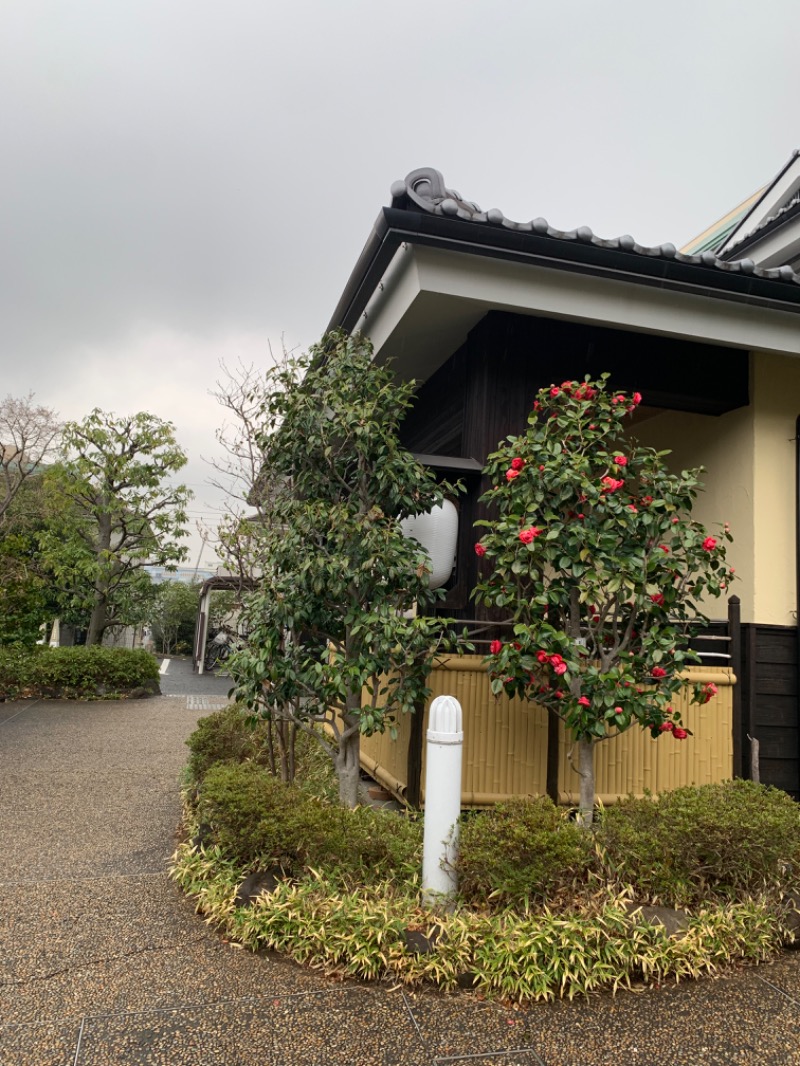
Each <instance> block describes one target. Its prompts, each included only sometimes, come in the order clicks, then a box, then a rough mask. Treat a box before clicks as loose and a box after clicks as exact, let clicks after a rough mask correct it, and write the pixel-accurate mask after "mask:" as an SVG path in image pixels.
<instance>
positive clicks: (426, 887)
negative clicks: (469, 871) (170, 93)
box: [422, 696, 464, 904]
mask: <svg viewBox="0 0 800 1066" xmlns="http://www.w3.org/2000/svg"><path fill="white" fill-rule="evenodd" d="M462 722H463V715H462V712H461V704H460V703H459V702H458V700H457V699H455V697H454V696H437V697H436V699H435V700H434V701H433V703H432V704H431V710H430V716H429V719H428V733H427V745H428V746H427V752H426V754H427V760H426V770H425V830H424V835H423V845H422V897H423V900H424V901H425V902H426V903H428V904H434V903H436V902H441V901H442V900H443V899H445V900H446V899H450V898H452V897H453V895H454V894H455V891H456V887H457V883H456V873H455V869H454V863H455V859H456V855H457V852H458V819H459V815H460V814H461V761H462V754H463V750H464V733H463V728H462Z"/></svg>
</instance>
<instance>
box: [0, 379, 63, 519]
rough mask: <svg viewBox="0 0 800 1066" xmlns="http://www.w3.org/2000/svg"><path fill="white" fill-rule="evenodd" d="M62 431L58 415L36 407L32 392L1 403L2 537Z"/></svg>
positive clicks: (0, 505) (0, 503)
mask: <svg viewBox="0 0 800 1066" xmlns="http://www.w3.org/2000/svg"><path fill="white" fill-rule="evenodd" d="M60 431H61V426H60V424H59V421H58V415H57V414H56V413H55V411H53V410H51V408H49V407H43V406H41V405H40V404H35V403H34V402H33V393H32V392H31V393H28V395H27V396H25V397H24V398H22V399H17V398H15V397H13V396H6V398H5V399H4V400H0V535H2V526H3V524H4V522H5V518H6V515H7V513H8V510H9V508H10V507H11V505H12V504H13V503H14V500H15V499H16V497H17V495H18V494H19V492H20V490H21V488H22V486H23V485H24V484H25V482H26V481H27V480H28V478H30V477H31V476H32V475H33V474H35V473H37V472H38V473H41V469H42V466H43V464H45V463H46V462H47V460H48V458H49V456H50V455H51V454H52V452H53V451H54V449H55V446H56V442H57V439H58V435H59V432H60Z"/></svg>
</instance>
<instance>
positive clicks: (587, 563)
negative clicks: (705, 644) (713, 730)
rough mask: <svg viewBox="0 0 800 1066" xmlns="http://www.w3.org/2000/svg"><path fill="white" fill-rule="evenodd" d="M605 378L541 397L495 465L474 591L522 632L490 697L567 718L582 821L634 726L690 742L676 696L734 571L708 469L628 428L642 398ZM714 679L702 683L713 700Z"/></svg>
mask: <svg viewBox="0 0 800 1066" xmlns="http://www.w3.org/2000/svg"><path fill="white" fill-rule="evenodd" d="M606 377H607V376H604V377H603V379H602V380H601V381H597V382H590V381H585V382H574V381H565V382H564V383H563V384H562V385H560V386H555V385H554V386H551V387H550V388H548V389H542V390H541V391H540V392H539V394H538V396H537V399H536V402H535V403H534V405H533V407H534V409H533V411H532V413H531V415H530V416H529V419H528V428H527V430H526V432H525V433H524V434H522V435H521V436H519V437H510V438H509V439H508V441H507V442H505V443H503V444H502V445H501V447H500V448H499V450H498V451H497V452H495V453H494V454H493V455H491V456H490V457H489V460H488V464H487V467H486V472H487V474H488V475H489V476H490V477H491V479H492V481H493V483H494V486H495V487H494V488H492V489H490V490H489V491H488V492H487V493H486V494H485V496H484V497H483V499H484V500H485V501H486V502H488V503H490V504H491V505H492V507H493V509H494V513H495V515H496V517H493V518H492V519H490V520H486V521H483V522H482V523H481V524H482V525H483V526H485V527H486V529H487V532H486V533H485V535H484V536H483V537H482V538H481V540H480V541H479V542H478V544H476V546H475V550H476V552H477V554H478V555H479V556H481V557H484V558H485V560H486V562H487V563H490V564H491V570H489V569H488V567H487V573H486V574H485V576H484V577H483V579H482V580H481V582H480V583H479V585H478V587H477V589H476V595H477V597H478V599H479V600H480V601H482V602H484V603H485V604H488V605H491V606H494V607H499V608H502V609H505V610H508V611H510V612H511V616H512V618H513V621H514V623H515V624H514V629H513V632H514V639H513V640H512V641H509V642H507V643H501V642H500V641H495V642H494V643H493V644H492V647H491V655H490V657H489V660H488V661H489V669H490V673H491V678H492V681H491V685H492V690H493V691H494V692H495V693H500V692H502V691H505V692H507V693H508V694H509V695H512V696H519V697H521V698H522V699H528V700H535V701H536V702H537V703H539V704H541V705H542V706H544V707H546V708H548V709H549V710H550V711H552V712H554V713H555V714H557V715H558V717H559V718H561V719H562V720H563V721H564V723H565V724H566V726H567V729H568V730H569V732H570V734H571V735H572V737H573V739H574V741H575V745H576V747H577V751H578V764H577V767H576V769H577V772H578V774H579V775H580V818H581V820H582V822H583V823H584V824H586V823H587V822H590V821H591V819H592V813H593V807H594V799H595V784H594V748H595V745H596V744H598V743H599V742H600V741H602V740H605V739H606V738H608V737H613V736H616V735H618V734H619V733H622V732H624V731H625V730H626V729H628V728H630V727H631V726H632V725H639V726H642V727H643V728H645V729H648V730H649V731H650V732H651V734H652V736H653V737H659V736H660V735H661V734H662V733H666V732H668V733H670V734H671V738H670V739H671V740H677V741H684V740H685V739H686V738H687V737H688V736H689V735H691V730H689V729H688V728H686V727H685V726H684V725H683V724H682V723H681V721H680V718H679V715H678V714H677V712H675V711H674V709H673V706H672V702H673V699H674V697H675V694H676V692H677V691H678V690H679V689H680V688H681V687H682V686H683V685H684V681H683V680H682V678H681V671H682V670H683V668H684V667H685V666H686V665H687V664H689V663H691V662H692V661H694V660H695V658H696V657H695V656H694V655H693V653H692V652H690V651H689V650H688V648H687V640H688V638H689V637H690V636H691V635H692V634H694V633H695V632H697V631H698V630H699V628H700V627H701V625H702V624H703V623H704V622H705V618H704V616H703V614H702V611H701V609H700V607H699V603H700V601H701V599H702V598H703V597H705V596H708V595H711V596H719V595H720V593H721V592H722V591H723V590H724V589H725V588H727V586H728V583H729V582H730V580H731V577H732V574H733V571H732V570H731V569H730V568H729V567H728V566H727V564H726V561H725V545H724V542H725V541H730V539H731V536H730V533H729V531H728V527H727V525H726V526H725V527H724V528H723V529H722V530H721V531H720V532H719V533H718V534H717V535H716V536H710V535H709V534H708V532H707V530H706V529H704V528H703V526H702V525H700V523H699V522H697V521H695V520H694V519H693V518H692V516H691V512H692V506H693V504H694V501H695V498H696V496H697V493H698V491H699V489H700V481H699V475H700V473H701V471H699V470H684V471H681V473H679V474H673V473H670V472H669V470H668V469H667V466H666V464H665V456H666V455H668V452H656V451H654V450H653V449H651V448H644V447H641V446H640V445H639V444H637V442H636V441H634V440H632V439H630V438H629V437H627V436H626V435H625V434H624V432H623V423H624V422H625V420H626V418H627V416H629V415H630V414H631V413H632V412H633V411H634V410H635V408H636V407H637V405H638V404H639V403H640V401H641V396H640V395H639V394H638V393H634V394H633V395H632V396H631V395H626V394H624V393H618V392H610V391H609V390H608V387H607V380H606ZM714 691H715V686H714V685H706V686H700V685H696V686H695V689H694V693H693V699H694V700H696V701H698V702H705V701H706V700H708V699H710V698H711V696H712V695H713V693H714Z"/></svg>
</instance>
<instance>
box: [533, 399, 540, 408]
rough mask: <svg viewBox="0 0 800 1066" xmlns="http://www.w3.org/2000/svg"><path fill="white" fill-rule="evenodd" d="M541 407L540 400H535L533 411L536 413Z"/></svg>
mask: <svg viewBox="0 0 800 1066" xmlns="http://www.w3.org/2000/svg"><path fill="white" fill-rule="evenodd" d="M541 406H542V405H541V404H540V403H539V401H538V400H534V401H533V409H534V411H538V410H539V408H540V407H541Z"/></svg>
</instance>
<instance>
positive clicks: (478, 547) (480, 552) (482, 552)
mask: <svg viewBox="0 0 800 1066" xmlns="http://www.w3.org/2000/svg"><path fill="white" fill-rule="evenodd" d="M475 554H476V555H478V556H480V557H481V558H483V556H484V555H485V554H486V549H485V548H484V546H483V545H482V544H481V543H480V542H479V543H478V544H476V545H475Z"/></svg>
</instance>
